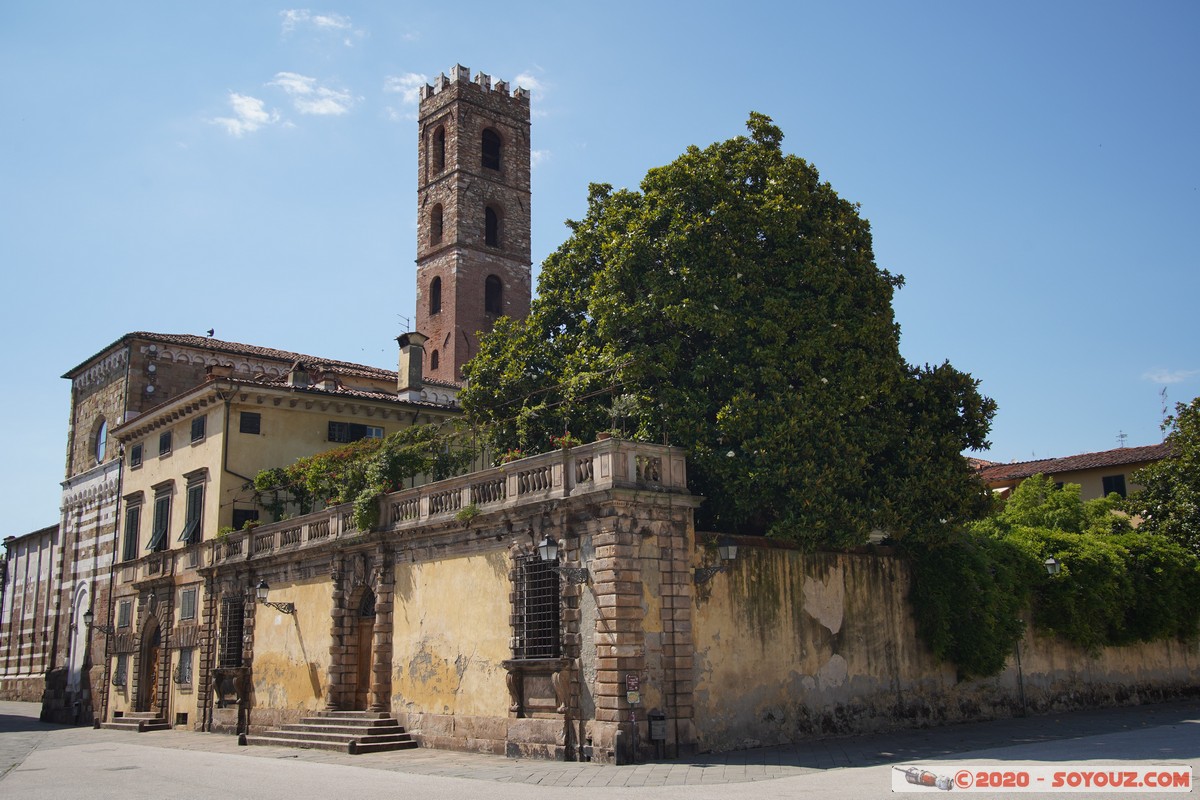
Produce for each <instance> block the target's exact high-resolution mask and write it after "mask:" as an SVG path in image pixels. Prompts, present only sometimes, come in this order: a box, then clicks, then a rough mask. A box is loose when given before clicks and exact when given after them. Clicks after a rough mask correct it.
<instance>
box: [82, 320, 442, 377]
mask: <svg viewBox="0 0 1200 800" xmlns="http://www.w3.org/2000/svg"><path fill="white" fill-rule="evenodd" d="M127 339H144V340H146V341H150V342H162V343H164V344H177V345H184V346H185V347H195V348H198V349H202V350H211V351H214V352H217V353H228V354H230V355H239V356H258V357H260V358H267V359H271V360H273V361H280V362H289V363H295V362H297V361H300V362H302V363H303V364H305V365H306V366H309V367H316V368H320V369H321V370H322V371H326V372H333V373H335V374H342V375H360V376H364V377H370V378H376V379H379V380H388V381H394V380H396V372H395V371H394V370H390V369H381V368H379V367H371V366H367V365H366V364H355V363H353V362H350V361H338V360H336V359H331V358H323V357H321V356H310V355H305V354H304V353H294V352H292V351H290V350H276V349H275V348H273V347H259V346H258V345H253V344H242V343H241V342H227V341H224V340H222V339H213V338H211V337H208V336H195V335H193V334H190V333H153V332H151V331H134V332H133V333H127V334H125V335H124V336H122V337H121V338H120V339H118V340H117V341H116V342H113V343H112V344H110V345H109V346H108V347H105V348H104V349H103V350H100V351H99V352H101V353H103V352H104V351H105V350H108V349H110V348H112V347H113V346H114V345H116V344H119V343H121V342H124V341H125V340H127ZM94 357H95V356H92V357H91V358H89V359H88V360H87V361H84V362H83V363H82V364H79V365H78V366H76V367H74V368H72V369H71V370H68V371H67V373H66V374H65V375H63V377H64V378H69V377H71V376H72V375H74V374H75V373H76V372H77V371H79V370H80V369H81V368H82V367H84V366H85V365H86V364H87V363H88V362H89V361H91V360H92V358H94ZM425 383H427V384H429V385H430V386H442V387H446V388H451V389H457V388H460V387H459V384H457V383H450V382H447V381H438V380H431V379H428V378H427V379H426V380H425Z"/></svg>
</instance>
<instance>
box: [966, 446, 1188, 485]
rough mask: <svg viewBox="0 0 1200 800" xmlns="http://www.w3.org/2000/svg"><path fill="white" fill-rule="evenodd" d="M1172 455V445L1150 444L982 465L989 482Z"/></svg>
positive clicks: (1075, 470)
mask: <svg viewBox="0 0 1200 800" xmlns="http://www.w3.org/2000/svg"><path fill="white" fill-rule="evenodd" d="M1170 454H1171V448H1170V445H1168V444H1149V445H1145V446H1143V447H1118V448H1117V449H1115V450H1102V451H1100V452H1097V453H1082V454H1080V455H1077V456H1066V457H1065V458H1043V459H1039V460H1037V461H1019V462H1017V463H1015V464H991V465H989V466H985V467H982V468H981V469H980V470H979V475H980V477H982V478H983V479H984V480H985V481H1002V480H1011V479H1016V478H1028V477H1030V476H1032V475H1037V474H1039V473H1041V474H1043V475H1057V474H1061V473H1063V472H1077V471H1079V470H1083V469H1097V468H1099V467H1117V466H1122V465H1125V464H1136V463H1139V462H1143V461H1158V460H1160V459H1163V458H1166V457H1167V456H1169V455H1170Z"/></svg>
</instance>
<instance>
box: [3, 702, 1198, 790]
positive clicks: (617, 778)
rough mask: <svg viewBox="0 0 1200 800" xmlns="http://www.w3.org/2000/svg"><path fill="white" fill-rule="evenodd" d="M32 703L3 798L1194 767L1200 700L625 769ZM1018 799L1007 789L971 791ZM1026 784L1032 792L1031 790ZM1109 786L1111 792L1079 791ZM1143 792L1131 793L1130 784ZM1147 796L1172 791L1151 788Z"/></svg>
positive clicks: (823, 786) (868, 781)
mask: <svg viewBox="0 0 1200 800" xmlns="http://www.w3.org/2000/svg"><path fill="white" fill-rule="evenodd" d="M37 711H38V709H37V706H35V705H33V704H28V703H0V797H2V798H10V797H11V798H21V799H22V800H27V799H28V800H37V799H38V798H47V799H48V800H49V799H50V798H55V799H57V798H61V797H63V796H72V795H83V794H86V795H87V796H88V797H90V798H97V800H100V799H102V798H118V797H120V798H131V799H134V800H136V799H137V798H162V797H172V798H209V797H221V798H247V799H248V800H249V799H250V798H253V800H274V798H280V800H295V799H296V798H300V797H330V798H341V797H350V796H353V797H355V798H363V799H364V800H370V798H376V797H378V798H396V797H398V796H403V795H404V794H408V793H415V792H424V793H432V794H433V796H436V797H439V798H440V797H463V798H475V797H479V796H480V795H481V794H485V795H486V796H487V797H488V798H489V800H507V798H514V800H515V798H529V797H531V796H546V797H550V796H554V797H561V796H563V795H564V794H566V795H571V796H573V795H579V796H590V797H603V796H613V795H618V794H620V795H622V796H624V795H644V796H647V797H648V796H650V793H651V792H652V793H653V796H654V797H655V798H656V799H657V798H661V797H666V798H687V800H705V798H722V799H725V798H731V797H753V798H755V800H761V798H771V797H797V796H802V795H809V796H814V797H829V798H839V797H844V798H872V797H880V798H882V797H893V796H904V795H893V794H892V792H891V765H893V764H919V765H920V766H922V767H925V768H927V769H935V770H936V771H938V772H939V773H945V772H947V771H950V770H951V769H952V768H953V766H954V765H956V764H1004V765H1007V767H1008V768H1012V767H1013V766H1014V765H1019V764H1024V763H1059V764H1067V763H1071V764H1077V763H1078V762H1082V761H1087V760H1092V761H1093V762H1095V763H1097V764H1113V763H1121V764H1142V765H1151V764H1161V763H1174V764H1180V763H1183V764H1189V765H1192V766H1196V765H1200V702H1198V701H1186V702H1183V701H1181V702H1175V703H1170V704H1164V705H1150V706H1140V707H1133V708H1124V709H1110V710H1101V711H1088V712H1078V713H1074V714H1061V715H1055V716H1046V717H1034V718H1027V719H1016V720H1004V721H1000V722H990V723H976V724H969V725H957V726H951V727H947V728H939V729H934V730H921V731H903V732H898V733H892V734H887V735H881V736H865V737H846V738H834V739H825V740H822V741H818V742H811V743H805V744H802V745H797V746H789V747H777V748H763V749H758V750H747V751H738V752H734V753H726V754H719V755H709V756H702V757H698V758H694V759H687V760H682V761H663V762H656V763H647V764H637V765H631V766H626V767H612V766H601V765H593V764H567V763H560V762H546V761H527V760H513V759H506V758H499V757H494V756H483V755H473V754H462V753H448V752H441V751H434V750H415V751H402V752H399V753H381V754H373V755H363V756H347V755H342V754H337V753H328V752H324V751H318V750H292V749H284V748H273V747H238V745H237V742H236V740H235V739H234V738H233V737H230V736H218V735H214V734H203V733H192V732H186V731H163V732H158V733H144V734H134V733H126V732H120V731H97V730H92V729H90V728H68V727H61V726H54V725H46V724H44V723H41V722H39V721H38V719H37ZM973 796H975V797H981V798H982V797H989V796H995V797H1010V796H1012V795H1010V794H997V795H987V794H975V795H973ZM1024 796H1031V795H1024ZM1071 796H1072V797H1076V798H1078V797H1097V798H1098V797H1110V796H1112V794H1111V793H1108V794H1105V793H1096V794H1092V793H1084V794H1072V795H1071ZM1121 796H1122V797H1135V796H1139V795H1135V794H1129V793H1126V794H1122V795H1121ZM1144 796H1158V797H1164V796H1167V795H1163V794H1151V793H1146V794H1145V795H1144Z"/></svg>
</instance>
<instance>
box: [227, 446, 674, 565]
mask: <svg viewBox="0 0 1200 800" xmlns="http://www.w3.org/2000/svg"><path fill="white" fill-rule="evenodd" d="M612 489H637V490H642V491H655V492H680V493H686V492H687V468H686V463H685V460H684V451H683V450H682V449H680V448H677V447H668V446H665V445H657V444H648V443H646V442H632V441H628V440H625V439H604V440H601V441H598V442H592V443H591V444H586V445H581V446H578V447H573V448H570V449H566V450H555V451H552V452H549V453H540V454H538V455H536V456H530V457H529V458H523V459H520V460H519V461H512V462H509V463H508V464H504V465H502V466H499V467H493V468H492V469H487V470H482V471H480V472H472V473H468V474H466V475H459V476H457V477H454V478H449V479H447V480H443V481H437V482H435V483H430V484H426V485H424V486H418V487H415V488H412V489H403V490H401V491H398V492H392V493H390V494H387V495H384V496H383V497H382V498H381V499H380V504H381V507H380V514H379V529H382V530H386V531H395V532H403V531H405V530H407V529H411V528H416V527H420V526H422V525H426V524H430V523H437V522H446V521H449V520H453V519H454V518H455V517H456V516H458V515H460V514H462V513H463V512H464V511H465V510H471V511H472V516H474V514H476V513H489V512H493V511H500V510H505V509H509V508H514V507H517V506H521V505H525V504H529V503H535V502H540V501H544V500H551V499H555V498H562V497H568V496H575V495H580V494H585V493H590V492H604V491H609V490H612ZM351 512H352V509H351V507H350V505H349V504H344V505H340V506H332V507H330V508H326V509H324V510H322V511H317V512H314V513H312V514H306V515H304V516H302V517H296V518H294V519H288V520H282V521H280V522H274V523H270V524H267V525H260V526H258V527H256V528H254V529H253V530H250V531H235V532H233V533H230V534H228V535H226V536H225V537H222V538H221V539H218V540H214V541H212V542H210V543H208V546H209V557H208V558H207V559H205V563H206V564H210V565H219V564H228V563H231V562H237V561H249V560H253V559H256V558H266V557H269V556H272V555H275V554H280V553H289V552H294V551H297V550H302V549H305V548H307V547H310V546H316V545H319V544H323V543H325V542H328V541H331V540H337V539H341V538H345V537H350V536H356V535H358V534H359V533H360V531H359V530H358V529H357V528H355V527H354V522H353V519H352V513H351Z"/></svg>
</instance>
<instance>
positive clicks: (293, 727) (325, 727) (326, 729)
mask: <svg viewBox="0 0 1200 800" xmlns="http://www.w3.org/2000/svg"><path fill="white" fill-rule="evenodd" d="M278 732H280V733H288V734H292V733H311V734H328V735H330V736H350V738H354V736H397V735H408V734H407V733H406V730H404V729H403V728H402V727H401V726H398V724H390V726H376V727H371V728H367V727H365V726H359V727H354V728H348V727H346V726H340V724H284V726H280V728H278Z"/></svg>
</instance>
